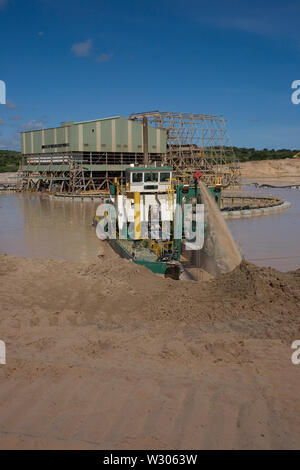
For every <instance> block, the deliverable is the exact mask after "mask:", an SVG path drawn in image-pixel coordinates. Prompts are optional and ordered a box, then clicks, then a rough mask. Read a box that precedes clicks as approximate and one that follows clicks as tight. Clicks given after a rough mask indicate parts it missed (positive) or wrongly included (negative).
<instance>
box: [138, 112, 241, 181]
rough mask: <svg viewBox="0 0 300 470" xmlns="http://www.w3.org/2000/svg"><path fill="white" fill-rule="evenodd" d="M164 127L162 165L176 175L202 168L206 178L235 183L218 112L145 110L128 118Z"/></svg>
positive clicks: (234, 170)
mask: <svg viewBox="0 0 300 470" xmlns="http://www.w3.org/2000/svg"><path fill="white" fill-rule="evenodd" d="M145 117H146V118H147V121H148V124H149V125H151V126H154V127H157V128H163V129H167V154H166V156H165V157H164V161H165V163H166V164H168V165H171V166H173V168H174V170H175V172H176V173H177V174H178V175H180V176H181V175H188V174H191V173H193V172H195V171H202V173H203V174H204V176H205V177H206V179H209V178H210V176H212V177H217V176H219V177H221V178H222V180H223V183H225V184H227V183H228V182H231V183H233V182H237V181H238V180H239V176H240V175H239V168H238V164H237V162H236V161H235V156H234V152H233V150H232V147H231V146H230V145H229V139H228V136H227V132H226V122H227V121H226V120H225V119H224V118H223V116H222V115H218V116H217V115H216V116H215V115H208V114H189V113H179V112H170V111H166V112H161V111H148V112H143V113H132V114H131V115H130V119H133V120H143V119H144V118H145Z"/></svg>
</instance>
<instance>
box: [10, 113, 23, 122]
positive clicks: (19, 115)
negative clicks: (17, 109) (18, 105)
mask: <svg viewBox="0 0 300 470" xmlns="http://www.w3.org/2000/svg"><path fill="white" fill-rule="evenodd" d="M22 119H23V118H22V116H21V114H15V115H14V116H13V117H12V120H13V121H21V120H22Z"/></svg>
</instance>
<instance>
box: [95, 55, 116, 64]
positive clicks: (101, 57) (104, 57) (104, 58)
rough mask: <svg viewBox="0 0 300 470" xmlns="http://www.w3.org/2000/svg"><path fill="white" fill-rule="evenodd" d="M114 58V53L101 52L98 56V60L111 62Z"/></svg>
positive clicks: (96, 59)
mask: <svg viewBox="0 0 300 470" xmlns="http://www.w3.org/2000/svg"><path fill="white" fill-rule="evenodd" d="M112 58H113V53H110V54H104V53H103V54H99V55H98V56H97V57H96V58H95V61H96V62H110V61H111V60H112Z"/></svg>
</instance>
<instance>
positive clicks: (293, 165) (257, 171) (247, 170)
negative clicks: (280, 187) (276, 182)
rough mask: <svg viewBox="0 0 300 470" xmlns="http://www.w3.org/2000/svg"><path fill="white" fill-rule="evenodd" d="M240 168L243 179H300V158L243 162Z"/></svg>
mask: <svg viewBox="0 0 300 470" xmlns="http://www.w3.org/2000/svg"><path fill="white" fill-rule="evenodd" d="M240 168H241V173H242V177H243V178H255V177H258V178H280V177H299V178H300V158H298V159H291V158H284V159H281V160H258V161H252V162H243V163H240Z"/></svg>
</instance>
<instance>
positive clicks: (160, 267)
mask: <svg viewBox="0 0 300 470" xmlns="http://www.w3.org/2000/svg"><path fill="white" fill-rule="evenodd" d="M133 262H134V263H135V264H139V265H141V266H145V267H146V268H148V269H150V271H152V272H153V273H155V274H166V273H167V271H168V269H170V265H169V264H168V263H165V262H163V261H145V260H141V259H137V260H135V259H134V260H133Z"/></svg>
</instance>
